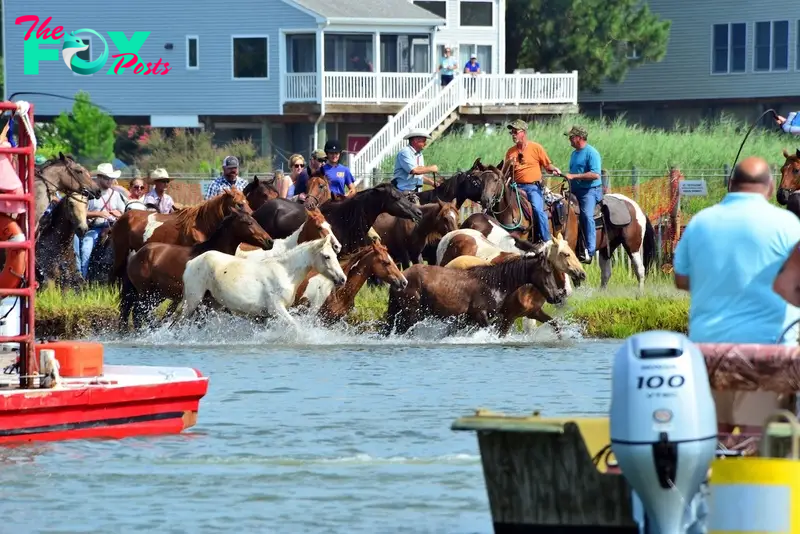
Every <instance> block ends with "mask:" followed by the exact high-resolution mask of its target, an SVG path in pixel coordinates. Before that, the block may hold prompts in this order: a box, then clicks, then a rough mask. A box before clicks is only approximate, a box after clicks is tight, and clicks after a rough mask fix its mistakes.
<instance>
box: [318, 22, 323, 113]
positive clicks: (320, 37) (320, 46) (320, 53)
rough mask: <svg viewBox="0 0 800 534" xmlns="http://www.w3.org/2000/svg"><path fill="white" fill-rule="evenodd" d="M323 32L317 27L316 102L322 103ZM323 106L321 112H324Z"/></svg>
mask: <svg viewBox="0 0 800 534" xmlns="http://www.w3.org/2000/svg"><path fill="white" fill-rule="evenodd" d="M324 91H325V32H323V31H322V26H320V27H319V28H317V104H320V105H322V103H323V101H324V99H325V95H324ZM324 109H325V108H324V107H323V113H324Z"/></svg>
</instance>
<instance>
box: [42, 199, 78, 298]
mask: <svg viewBox="0 0 800 534" xmlns="http://www.w3.org/2000/svg"><path fill="white" fill-rule="evenodd" d="M87 202H88V200H87V198H86V197H85V196H81V195H78V194H77V193H69V194H68V195H67V196H65V197H64V198H62V199H61V200H59V201H58V202H57V203H56V205H55V206H54V207H53V209H52V210H51V211H50V213H48V214H47V215H45V216H44V217H42V220H41V224H40V226H39V231H38V232H37V236H36V281H37V282H38V283H39V284H40V285H43V284H45V283H46V282H48V281H50V280H52V281H54V282H55V283H56V284H57V285H59V286H60V287H61V289H62V290H64V289H67V288H76V287H78V286H80V285H81V282H82V281H83V279H82V277H81V274H80V272H79V271H78V265H77V262H76V261H75V248H74V246H73V236H74V235H77V236H78V237H83V235H84V234H85V233H86V232H88V231H89V225H88V223H87V222H86V211H87V210H86V207H87Z"/></svg>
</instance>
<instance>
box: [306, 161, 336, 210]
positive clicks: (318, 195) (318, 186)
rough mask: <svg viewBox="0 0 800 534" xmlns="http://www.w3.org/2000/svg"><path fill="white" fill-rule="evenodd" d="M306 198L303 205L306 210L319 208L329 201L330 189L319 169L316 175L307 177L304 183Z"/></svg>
mask: <svg viewBox="0 0 800 534" xmlns="http://www.w3.org/2000/svg"><path fill="white" fill-rule="evenodd" d="M306 191H307V192H306V198H305V200H304V201H303V204H304V205H305V207H306V208H308V209H315V208H319V207H320V206H322V205H323V204H325V203H326V202H328V201H330V200H331V188H330V186H329V185H328V179H327V178H325V174H324V173H323V171H322V167H320V169H319V171H318V172H317V174H313V175H312V176H309V178H308V181H307V182H306Z"/></svg>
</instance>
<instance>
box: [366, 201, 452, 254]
mask: <svg viewBox="0 0 800 534" xmlns="http://www.w3.org/2000/svg"><path fill="white" fill-rule="evenodd" d="M420 210H421V211H422V220H421V221H420V222H419V223H416V224H415V223H413V222H412V221H409V220H408V219H401V218H399V217H395V216H394V215H389V214H388V213H381V214H380V215H378V218H377V219H375V224H373V225H372V227H373V228H374V229H375V232H377V234H378V236H379V237H380V238H381V242H382V243H384V244H385V245H386V246H387V247H388V249H389V253H390V254H391V255H392V256H393V257H394V258H397V261H398V263H399V264H400V267H401V268H403V269H407V268H408V267H411V265H412V264H416V263H422V251H423V249H424V248H425V247H426V246H427V245H430V244H433V243H437V242H438V241H439V240H440V239H441V238H442V236H443V235H445V234H447V233H448V232H451V231H453V230H457V229H458V210H457V209H456V203H455V201H453V202H442V201H441V200H435V201H434V202H432V203H430V204H423V205H422V206H420Z"/></svg>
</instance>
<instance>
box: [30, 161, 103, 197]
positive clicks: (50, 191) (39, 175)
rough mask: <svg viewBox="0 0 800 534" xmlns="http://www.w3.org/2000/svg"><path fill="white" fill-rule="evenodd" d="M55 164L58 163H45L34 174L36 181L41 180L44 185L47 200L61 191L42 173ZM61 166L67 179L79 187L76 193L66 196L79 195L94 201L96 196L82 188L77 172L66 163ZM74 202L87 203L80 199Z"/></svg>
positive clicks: (84, 187)
mask: <svg viewBox="0 0 800 534" xmlns="http://www.w3.org/2000/svg"><path fill="white" fill-rule="evenodd" d="M48 163H49V162H48ZM57 163H59V161H54V162H52V163H49V164H47V163H46V164H45V165H43V166H42V167H40V168H37V169H36V172H35V177H36V179H37V180H41V181H42V183H43V184H44V187H45V190H46V191H47V198H52V197H53V196H55V193H57V192H59V191H61V189H60V188H59V187H58V185H57V184H55V183H53V182H51V181H50V180H49V179H47V178H46V177H45V175H44V174H43V172H42V171H44V169H46V168H50V167H51V166H54V165H56V164H57ZM63 165H64V169H66V171H67V174H69V177H70V178H72V180H73V181H74V182H75V184H76V185H78V186H79V187H78V188H76V189H77V190H76V191H70V192H69V193H68V195H72V194H73V193H74V194H79V195H81V196H84V197H86V198H88V199H96V198H97V195H95V194H94V193H92V192H91V191H90V190H89V188H88V187H86V186H83V185H82V184H81V180H80V178H78V176H77V174H76V172H77V171H75V169H73V168H72V165H71V164H70V163H69V162H67V161H64V162H63ZM75 200H76V201H79V202H84V203H88V201H85V200H83V199H80V198H79V199H75Z"/></svg>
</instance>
